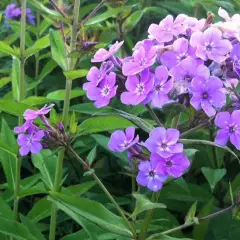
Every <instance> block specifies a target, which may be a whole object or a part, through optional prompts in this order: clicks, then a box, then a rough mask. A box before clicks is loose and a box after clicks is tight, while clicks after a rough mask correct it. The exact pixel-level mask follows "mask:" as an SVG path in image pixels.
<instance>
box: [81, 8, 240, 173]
mask: <svg viewBox="0 0 240 240" xmlns="http://www.w3.org/2000/svg"><path fill="white" fill-rule="evenodd" d="M218 13H219V16H220V17H221V18H223V19H224V21H223V22H218V23H213V20H214V17H213V15H212V14H208V16H207V18H206V19H201V20H198V19H197V18H194V17H189V16H187V15H185V14H180V15H178V16H177V17H176V18H175V19H174V18H173V16H171V15H168V16H166V17H165V18H164V19H163V20H162V21H161V22H160V23H159V24H151V25H150V26H149V29H148V34H149V35H148V38H147V39H144V40H142V41H139V42H137V44H136V45H135V46H134V48H133V52H132V55H131V56H127V57H125V58H123V57H122V58H120V57H118V56H115V55H116V53H117V51H118V50H119V48H121V46H122V45H123V42H120V43H118V42H116V43H115V44H113V45H112V46H111V47H110V49H109V50H105V49H99V50H98V51H97V52H96V54H95V55H94V57H93V59H92V62H93V63H101V65H100V68H97V67H95V66H94V67H92V68H91V69H90V71H89V73H88V76H87V80H88V81H89V82H88V83H85V84H84V89H85V90H86V92H87V97H88V98H89V99H90V100H93V101H95V106H96V107H104V106H106V105H108V104H109V103H110V100H111V99H112V98H113V97H116V98H118V99H120V101H121V102H122V103H123V104H125V105H138V104H143V105H144V104H151V106H152V107H155V108H162V107H163V106H164V105H165V104H168V103H174V102H175V103H181V104H185V105H186V106H191V107H192V108H194V109H195V112H201V113H204V114H201V116H204V118H211V119H213V118H214V117H215V116H217V117H216V120H215V125H216V126H218V127H220V128H222V129H221V130H219V131H218V133H217V137H216V140H215V141H216V142H217V143H218V144H222V145H225V144H226V143H227V140H228V138H229V137H230V141H231V142H232V143H233V144H234V145H235V146H236V147H237V148H238V149H239V145H240V143H239V145H238V137H237V136H238V130H237V129H238V127H237V121H235V120H234V121H233V120H226V121H227V122H229V124H230V125H227V126H228V129H230V130H226V127H225V128H223V124H221V123H220V122H218V120H217V119H219V116H221V114H222V113H219V112H221V111H226V110H227V111H229V112H230V113H228V115H229V116H230V115H231V112H232V111H234V110H237V109H239V108H240V94H239V93H238V92H237V91H236V88H237V85H238V79H239V77H240V15H239V14H235V15H234V16H233V17H230V16H229V15H228V13H227V12H226V11H225V10H224V9H222V8H220V9H219V12H218ZM227 99H229V100H230V102H228V103H227ZM226 103H227V104H226ZM226 114H227V113H225V115H226ZM225 115H224V116H225ZM233 116H235V113H234V112H233V113H232V115H231V118H230V117H228V119H232V118H233ZM232 125H234V126H235V127H234V128H232V127H231V126H232ZM224 126H225V125H224ZM233 129H234V130H233ZM154 131H155V130H154ZM154 131H153V133H151V134H150V137H149V140H147V141H146V144H145V147H147V148H148V149H149V151H151V152H153V153H155V154H158V155H159V156H160V158H161V157H162V158H167V157H168V156H167V155H164V153H161V152H159V151H160V150H159V148H158V150H156V149H155V150H153V148H154V147H153V146H154V143H152V144H153V145H151V146H150V145H149V142H151V139H152V137H151V135H152V134H153V135H154ZM156 131H160V130H159V129H156ZM163 132H164V131H163V130H162V132H161V134H163ZM115 134H119V132H117V133H115ZM122 134H123V133H122ZM126 134H127V135H128V133H126ZM114 139H116V137H114ZM131 140H133V139H131ZM111 141H112V140H111ZM119 141H120V140H119ZM135 145H136V144H135ZM177 146H178V148H180V147H179V145H177ZM177 146H174V148H175V147H176V148H177ZM109 147H110V148H111V149H112V150H114V151H115V150H116V149H115V148H114V147H112V146H111V144H110V146H109ZM155 148H157V146H155ZM130 149H133V147H131V148H130ZM168 149H171V147H169V148H168ZM118 150H119V148H118ZM178 150H179V149H178ZM131 151H132V150H131ZM131 151H130V153H131ZM179 152H181V151H179ZM179 152H171V153H174V154H180V153H179ZM165 154H167V153H165ZM181 156H182V155H181V154H180V155H179V156H178V157H180V158H181ZM175 158H176V159H177V157H176V156H175V155H174V159H175ZM182 158H183V157H182ZM153 159H155V160H156V156H155V157H154V156H151V157H150V162H149V163H144V166H147V165H149V164H151V161H155V160H153ZM149 166H150V165H149ZM153 166H155V163H153ZM141 169H143V168H142V167H141ZM149 169H150V168H149ZM175 176H177V174H176V175H175Z"/></svg>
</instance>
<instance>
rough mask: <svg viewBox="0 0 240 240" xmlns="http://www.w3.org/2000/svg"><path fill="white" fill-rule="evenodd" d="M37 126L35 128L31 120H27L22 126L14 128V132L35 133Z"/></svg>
mask: <svg viewBox="0 0 240 240" xmlns="http://www.w3.org/2000/svg"><path fill="white" fill-rule="evenodd" d="M37 129H38V128H37V126H35V125H34V124H33V123H32V120H27V121H26V122H25V123H24V124H23V125H22V126H17V127H15V128H14V132H15V133H17V134H19V133H25V132H26V131H29V130H30V131H37Z"/></svg>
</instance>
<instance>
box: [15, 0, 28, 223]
mask: <svg viewBox="0 0 240 240" xmlns="http://www.w3.org/2000/svg"><path fill="white" fill-rule="evenodd" d="M26 2H27V1H26V0H22V5H21V9H22V16H21V33H20V73H19V77H20V78H19V94H18V102H21V101H22V100H23V99H24V97H25V71H24V63H25V58H24V53H25V32H26V4H27V3H26ZM18 123H19V125H22V124H23V117H19V119H18ZM21 162H22V161H21V158H20V157H19V158H18V159H17V162H16V173H15V178H16V179H15V181H16V182H15V184H16V185H15V199H14V203H13V213H14V220H15V221H17V220H18V205H19V197H18V196H19V193H20V180H21Z"/></svg>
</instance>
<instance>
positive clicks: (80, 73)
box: [63, 69, 89, 80]
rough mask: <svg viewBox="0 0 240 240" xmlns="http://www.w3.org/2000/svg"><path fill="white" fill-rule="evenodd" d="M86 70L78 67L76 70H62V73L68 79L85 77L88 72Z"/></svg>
mask: <svg viewBox="0 0 240 240" xmlns="http://www.w3.org/2000/svg"><path fill="white" fill-rule="evenodd" d="M88 72H89V70H88V69H78V70H72V71H67V72H63V74H64V75H65V77H66V78H67V79H68V80H75V79H77V78H82V77H85V76H86V75H87V74H88Z"/></svg>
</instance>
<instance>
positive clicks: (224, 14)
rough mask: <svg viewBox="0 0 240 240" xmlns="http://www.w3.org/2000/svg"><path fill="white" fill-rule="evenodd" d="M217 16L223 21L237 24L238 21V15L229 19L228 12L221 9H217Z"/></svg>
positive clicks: (239, 18) (239, 16)
mask: <svg viewBox="0 0 240 240" xmlns="http://www.w3.org/2000/svg"><path fill="white" fill-rule="evenodd" d="M218 15H219V16H220V17H222V18H223V19H225V21H233V22H234V21H236V22H237V21H238V23H239V21H240V14H234V15H233V16H232V17H230V16H229V14H228V12H227V11H226V10H225V9H223V8H221V7H220V8H219V9H218Z"/></svg>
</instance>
